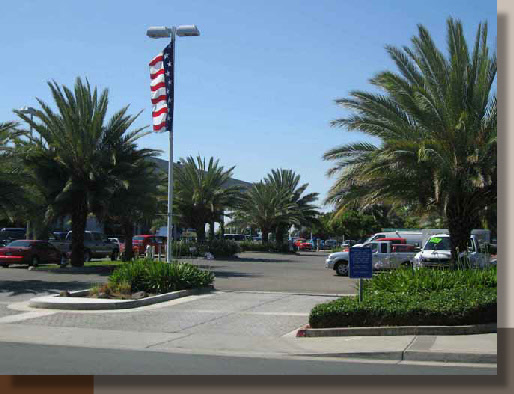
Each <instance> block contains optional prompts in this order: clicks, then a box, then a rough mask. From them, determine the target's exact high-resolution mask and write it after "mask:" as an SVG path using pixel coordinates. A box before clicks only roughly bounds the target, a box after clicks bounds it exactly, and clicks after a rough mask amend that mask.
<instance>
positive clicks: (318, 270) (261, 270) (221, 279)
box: [184, 252, 356, 294]
mask: <svg viewBox="0 0 514 394" xmlns="http://www.w3.org/2000/svg"><path fill="white" fill-rule="evenodd" d="M327 255H328V253H327V252H300V253H299V254H297V255H294V254H278V253H253V252H245V253H240V254H239V258H237V259H232V260H222V259H220V260H203V259H202V260H189V261H190V262H192V263H193V264H198V265H200V266H202V267H204V268H208V269H211V270H212V271H213V272H214V274H215V275H216V281H215V286H216V288H217V289H220V290H250V291H252V290H257V291H281V292H290V293H307V294H354V293H356V287H355V286H356V281H355V280H352V279H348V278H347V277H340V276H336V275H335V274H334V271H333V270H328V269H326V268H325V259H326V258H327ZM184 261H185V260H184Z"/></svg>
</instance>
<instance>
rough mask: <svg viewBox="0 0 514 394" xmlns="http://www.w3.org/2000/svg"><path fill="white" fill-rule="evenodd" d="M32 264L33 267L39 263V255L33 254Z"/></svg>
mask: <svg viewBox="0 0 514 394" xmlns="http://www.w3.org/2000/svg"><path fill="white" fill-rule="evenodd" d="M30 265H31V266H33V267H37V266H38V265H39V257H37V256H32V260H31V261H30Z"/></svg>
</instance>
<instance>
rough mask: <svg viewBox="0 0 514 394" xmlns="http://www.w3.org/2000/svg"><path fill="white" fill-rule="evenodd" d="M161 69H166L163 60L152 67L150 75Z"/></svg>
mask: <svg viewBox="0 0 514 394" xmlns="http://www.w3.org/2000/svg"><path fill="white" fill-rule="evenodd" d="M159 70H164V64H163V62H158V63H157V64H156V65H155V66H151V67H150V76H151V75H152V74H155V73H156V72H157V71H159Z"/></svg>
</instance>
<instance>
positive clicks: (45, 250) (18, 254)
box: [0, 240, 64, 267]
mask: <svg viewBox="0 0 514 394" xmlns="http://www.w3.org/2000/svg"><path fill="white" fill-rule="evenodd" d="M63 258H64V256H63V253H62V252H61V251H60V250H59V249H57V248H56V247H55V246H53V245H52V244H50V243H49V242H47V241H33V240H16V241H12V242H11V243H9V244H7V245H6V246H4V247H1V248H0V265H1V266H2V267H8V266H9V265H10V264H28V265H32V266H37V265H39V264H61V261H62V259H63Z"/></svg>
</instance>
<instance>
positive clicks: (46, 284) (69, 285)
mask: <svg viewBox="0 0 514 394" xmlns="http://www.w3.org/2000/svg"><path fill="white" fill-rule="evenodd" d="M91 284H92V283H91V282H81V281H68V282H53V281H45V280H20V281H12V280H0V294H2V295H7V296H8V297H15V296H19V295H24V294H34V295H37V294H41V293H58V292H59V291H61V290H84V289H88V288H90V287H91ZM4 293H7V294H4Z"/></svg>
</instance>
